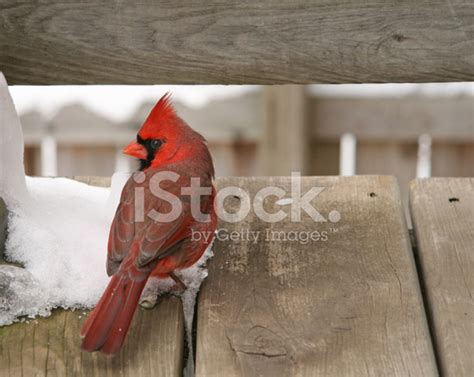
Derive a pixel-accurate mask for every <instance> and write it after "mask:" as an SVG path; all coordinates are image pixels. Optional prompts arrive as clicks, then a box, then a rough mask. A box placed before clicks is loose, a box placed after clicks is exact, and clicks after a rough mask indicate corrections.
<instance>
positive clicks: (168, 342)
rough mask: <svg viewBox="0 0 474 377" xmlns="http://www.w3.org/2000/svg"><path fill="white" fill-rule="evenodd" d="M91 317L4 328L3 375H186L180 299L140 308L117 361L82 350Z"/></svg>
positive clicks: (60, 313) (64, 315)
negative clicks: (82, 331) (84, 326)
mask: <svg viewBox="0 0 474 377" xmlns="http://www.w3.org/2000/svg"><path fill="white" fill-rule="evenodd" d="M87 314H88V312H87V313H85V312H83V311H79V310H77V311H75V312H72V311H66V310H56V311H54V313H53V314H52V315H51V317H48V318H38V319H35V320H29V321H28V323H26V322H25V323H17V324H14V325H10V326H5V327H1V328H0V375H1V376H38V377H43V376H44V377H46V376H84V377H86V376H126V377H132V376H133V377H135V376H136V377H151V376H166V377H168V376H169V377H179V376H181V375H182V370H183V348H184V325H183V324H184V318H183V307H182V305H181V300H180V299H179V298H177V297H168V298H163V299H162V300H161V302H159V303H158V305H157V307H156V308H154V309H152V310H145V309H142V308H138V309H137V313H136V314H135V317H134V319H133V323H132V326H131V328H130V332H129V334H128V335H127V340H126V342H125V344H124V347H123V348H122V350H121V351H120V353H118V354H117V355H115V356H114V357H107V356H105V355H102V354H100V353H93V354H91V353H86V352H82V351H81V350H80V345H81V338H80V337H79V330H80V328H81V325H82V322H83V321H84V320H85V318H86V316H87Z"/></svg>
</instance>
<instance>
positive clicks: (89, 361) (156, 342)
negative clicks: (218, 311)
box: [0, 176, 184, 377]
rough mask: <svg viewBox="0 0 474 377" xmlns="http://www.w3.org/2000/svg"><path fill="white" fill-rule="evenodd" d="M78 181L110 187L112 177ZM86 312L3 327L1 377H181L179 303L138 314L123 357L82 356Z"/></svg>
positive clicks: (168, 301)
mask: <svg viewBox="0 0 474 377" xmlns="http://www.w3.org/2000/svg"><path fill="white" fill-rule="evenodd" d="M74 179H75V180H77V181H80V182H84V183H87V184H90V185H94V186H102V187H107V186H110V183H111V179H110V177H95V176H82V177H74ZM87 315H88V311H82V310H76V311H67V310H55V311H54V312H53V314H52V315H51V316H50V317H48V318H37V319H35V320H28V321H27V322H25V323H17V324H14V325H11V326H5V327H0V376H10V377H14V376H35V377H40V376H51V375H52V376H84V377H89V376H115V375H120V376H124V377H127V376H130V377H135V376H137V377H145V376H160V377H161V376H170V377H178V376H181V375H182V371H183V360H184V316H183V307H182V304H181V300H180V299H179V298H176V297H163V298H161V299H160V300H159V302H158V304H157V306H156V307H155V308H154V309H152V310H144V309H142V308H139V309H137V312H136V313H135V317H134V319H133V322H132V326H131V328H130V332H129V334H128V335H127V339H126V341H125V345H124V347H123V349H122V350H121V351H120V353H119V354H118V355H116V356H113V357H107V356H104V355H102V354H97V353H94V354H90V353H86V352H81V350H80V344H81V339H80V337H79V330H80V328H81V325H82V322H83V321H84V320H85V318H86V317H87Z"/></svg>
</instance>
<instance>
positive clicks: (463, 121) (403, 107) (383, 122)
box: [310, 95, 474, 143]
mask: <svg viewBox="0 0 474 377" xmlns="http://www.w3.org/2000/svg"><path fill="white" fill-rule="evenodd" d="M473 102H474V97H473V96H467V95H466V96H460V97H450V98H446V97H445V98H443V97H434V98H433V97H421V96H407V97H401V98H321V97H312V98H311V104H310V112H311V113H310V115H311V116H310V119H311V126H310V127H311V130H312V135H313V137H314V138H316V139H318V140H339V138H340V137H341V135H342V134H344V133H345V132H350V133H353V134H354V135H355V136H356V137H357V138H358V140H366V141H386V140H387V139H390V140H391V141H395V140H397V141H403V142H410V141H412V142H413V141H415V142H416V141H417V140H418V137H419V136H420V135H422V134H425V133H426V134H429V135H430V136H431V137H432V138H433V139H434V140H436V141H444V142H462V143H466V142H471V143H472V142H474V106H473Z"/></svg>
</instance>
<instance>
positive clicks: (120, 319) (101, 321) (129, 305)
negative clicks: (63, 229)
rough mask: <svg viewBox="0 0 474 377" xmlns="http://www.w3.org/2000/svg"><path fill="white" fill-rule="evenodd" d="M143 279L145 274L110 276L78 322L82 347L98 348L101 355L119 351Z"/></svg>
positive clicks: (85, 349) (144, 282)
mask: <svg viewBox="0 0 474 377" xmlns="http://www.w3.org/2000/svg"><path fill="white" fill-rule="evenodd" d="M146 281H147V279H146V277H143V278H141V279H138V280H132V279H131V278H130V277H129V276H128V275H127V274H126V273H125V274H120V273H119V274H116V275H114V276H113V277H112V279H111V280H110V283H109V285H108V286H107V289H106V290H105V292H104V294H103V295H102V298H101V299H100V301H99V303H98V304H97V306H96V307H95V309H94V310H93V311H92V312H91V313H90V315H89V317H88V318H87V319H86V321H85V322H84V324H83V325H82V328H81V336H82V337H83V338H84V339H83V340H82V347H81V348H82V350H84V351H89V352H93V351H99V350H100V351H102V352H103V353H105V354H113V353H116V352H118V351H119V350H120V348H121V347H122V344H123V342H124V340H125V336H126V335H127V332H128V329H129V327H130V323H131V322H132V318H133V314H134V313H135V309H136V308H137V305H138V300H139V299H140V296H141V293H142V291H143V288H144V287H145V284H146Z"/></svg>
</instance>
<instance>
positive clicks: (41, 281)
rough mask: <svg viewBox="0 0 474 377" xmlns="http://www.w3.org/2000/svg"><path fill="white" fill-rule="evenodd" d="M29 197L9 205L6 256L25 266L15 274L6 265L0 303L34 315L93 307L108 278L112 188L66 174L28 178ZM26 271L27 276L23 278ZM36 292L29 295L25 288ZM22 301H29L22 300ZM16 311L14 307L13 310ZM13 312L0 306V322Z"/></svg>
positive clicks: (3, 268) (4, 306)
mask: <svg viewBox="0 0 474 377" xmlns="http://www.w3.org/2000/svg"><path fill="white" fill-rule="evenodd" d="M26 184H27V188H28V193H29V195H28V197H24V198H23V200H22V201H21V202H17V203H16V204H15V205H10V206H9V212H10V218H9V227H8V231H9V234H8V238H7V244H6V253H5V254H6V257H7V259H8V260H11V261H14V262H18V263H21V264H22V265H23V266H24V267H25V270H26V271H23V272H21V273H20V272H19V271H16V272H18V277H15V276H16V275H15V274H14V273H13V271H12V270H9V269H6V270H5V267H6V266H3V267H1V268H0V273H4V274H6V273H8V274H9V276H10V280H2V278H1V277H0V281H1V282H2V283H1V284H8V285H9V288H8V290H9V291H10V292H12V293H11V294H10V295H7V296H6V297H3V295H2V297H3V298H4V300H6V301H8V302H3V305H2V308H3V309H5V308H8V307H10V308H13V309H14V308H15V307H16V305H19V306H21V307H22V310H21V311H17V312H18V313H17V314H15V317H16V316H18V315H26V316H30V317H33V316H35V315H37V314H45V313H48V312H49V310H50V309H51V308H54V307H63V308H74V307H92V306H93V305H94V304H95V303H96V302H97V301H98V299H99V298H100V295H101V294H102V292H103V291H104V289H105V286H106V285H107V282H108V279H109V278H108V277H107V274H106V272H105V262H106V254H107V251H106V250H107V236H108V230H109V229H108V228H109V226H110V225H109V224H110V222H111V219H110V218H108V216H106V211H105V208H106V203H107V199H108V197H109V192H110V189H107V188H101V187H93V186H88V185H86V184H84V183H79V182H76V181H73V180H70V179H65V178H27V180H26ZM27 274H29V275H30V277H29V278H26V276H27ZM24 290H26V291H28V290H29V291H31V292H39V294H32V295H31V296H32V297H28V299H27V300H24V301H25V302H23V303H22V302H19V300H21V298H22V297H25V298H26V297H27V296H29V294H26V296H25V295H24V294H23V291H24ZM26 301H28V302H27V303H26ZM13 312H15V310H13ZM13 312H12V313H4V311H2V310H0V313H2V314H4V315H0V326H1V325H6V324H8V323H11V322H12V314H13Z"/></svg>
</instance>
